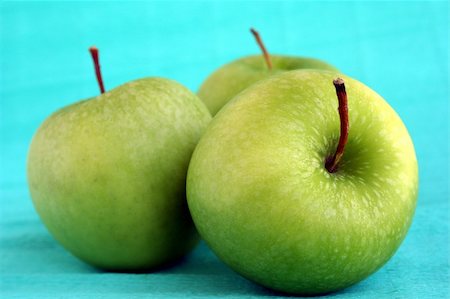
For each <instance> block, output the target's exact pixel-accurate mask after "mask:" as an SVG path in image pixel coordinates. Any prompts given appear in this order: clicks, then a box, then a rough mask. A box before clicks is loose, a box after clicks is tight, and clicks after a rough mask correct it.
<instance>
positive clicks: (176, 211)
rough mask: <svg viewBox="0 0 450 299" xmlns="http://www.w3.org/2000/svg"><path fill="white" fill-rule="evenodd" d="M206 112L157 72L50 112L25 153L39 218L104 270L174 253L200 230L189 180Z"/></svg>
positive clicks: (143, 265)
mask: <svg viewBox="0 0 450 299" xmlns="http://www.w3.org/2000/svg"><path fill="white" fill-rule="evenodd" d="M210 120H211V116H210V114H209V112H208V110H207V108H206V107H205V106H204V104H203V103H202V102H201V101H200V99H198V98H197V96H196V95H194V94H193V93H192V92H190V91H189V90H188V89H186V88H185V87H183V86H182V85H180V84H178V83H176V82H174V81H170V80H167V79H162V78H146V79H141V80H137V81H133V82H130V83H127V84H124V85H122V86H120V87H118V88H116V89H113V90H111V91H109V92H107V93H104V94H103V95H99V96H97V97H94V98H92V99H89V100H85V101H81V102H78V103H75V104H73V105H70V106H68V107H65V108H63V109H61V110H59V111H58V112H56V113H54V114H53V115H51V116H50V117H49V118H48V119H47V120H46V121H45V122H44V123H43V124H42V125H41V127H40V128H39V130H38V131H37V133H36V134H35V136H34V138H33V140H32V143H31V146H30V150H29V156H28V182H29V188H30V193H31V196H32V199H33V203H34V205H35V208H36V210H37V212H38V214H39V215H40V217H41V219H42V221H43V222H44V224H45V225H46V226H47V228H48V230H49V231H50V232H51V234H52V235H53V236H54V238H55V239H56V240H58V241H59V242H60V243H61V244H62V245H63V246H64V247H65V248H66V249H68V250H69V251H70V252H71V253H73V254H74V255H75V256H77V257H79V258H80V259H82V260H84V261H86V262H88V263H90V264H92V265H94V266H97V267H100V268H103V269H107V270H114V271H139V270H146V269H150V268H154V267H158V266H160V265H163V264H165V263H169V262H172V261H174V260H176V259H178V258H180V257H181V256H183V255H184V254H185V253H187V252H188V251H190V250H191V249H192V248H193V247H194V246H195V244H196V243H197V241H198V239H199V237H198V234H197V233H196V230H195V227H194V225H193V223H192V219H191V217H190V215H189V210H188V208H187V203H186V196H185V183H186V182H185V179H186V173H187V168H188V165H189V160H190V158H191V154H192V152H193V150H194V148H195V145H196V143H197V141H198V140H199V138H200V136H201V134H202V132H203V131H204V129H205V128H206V126H207V125H208V123H209V122H210Z"/></svg>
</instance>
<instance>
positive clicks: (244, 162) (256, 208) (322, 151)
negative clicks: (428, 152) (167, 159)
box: [187, 71, 418, 295]
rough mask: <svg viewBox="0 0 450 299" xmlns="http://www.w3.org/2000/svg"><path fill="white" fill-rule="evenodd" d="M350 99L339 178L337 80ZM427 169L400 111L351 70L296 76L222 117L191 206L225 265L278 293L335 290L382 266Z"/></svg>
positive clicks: (247, 95)
mask: <svg viewBox="0 0 450 299" xmlns="http://www.w3.org/2000/svg"><path fill="white" fill-rule="evenodd" d="M336 77H342V78H344V79H345V84H346V87H347V92H348V106H349V117H350V131H349V139H348V144H347V147H346V149H345V154H344V156H343V159H342V161H341V162H342V163H341V164H340V166H339V169H338V172H336V173H334V174H330V173H328V172H327V170H326V169H325V168H324V161H325V158H326V157H327V156H329V155H331V154H332V153H333V152H334V150H335V148H336V145H337V140H338V138H339V137H338V136H339V115H338V112H337V106H338V101H337V98H336V94H335V89H334V86H333V83H332V81H333V79H335V78H336ZM417 189H418V168H417V160H416V156H415V152H414V147H413V143H412V141H411V139H410V136H409V134H408V132H407V130H406V128H405V126H404V124H403V123H402V121H401V119H400V118H399V116H398V115H397V114H396V113H395V111H394V110H393V109H392V108H391V107H390V106H389V105H388V104H387V103H386V102H385V101H384V100H383V99H382V98H381V97H380V96H379V95H378V94H377V93H375V92H374V91H373V90H371V89H370V88H368V87H367V86H365V85H363V84H362V83H360V82H358V81H356V80H353V79H351V78H349V77H347V76H344V75H342V74H338V73H334V72H325V71H292V72H286V73H283V74H281V75H278V76H275V77H272V78H270V79H267V80H265V81H262V82H259V83H256V84H255V85H253V86H252V87H250V88H248V89H247V90H245V91H244V92H242V93H241V94H239V95H238V96H237V97H236V98H234V99H233V100H232V101H231V102H230V103H229V104H228V105H227V106H225V107H224V108H223V109H222V110H221V111H220V112H219V114H218V115H217V116H216V117H215V118H214V119H213V122H212V123H211V125H210V126H209V127H208V129H207V131H206V133H205V134H204V136H203V137H202V139H201V141H200V142H199V144H198V146H197V148H196V150H195V152H194V154H193V157H192V160H191V164H190V166H189V171H188V179H187V195H188V204H189V209H190V211H191V215H192V217H193V219H194V222H195V224H196V226H197V229H198V230H199V232H200V234H201V236H202V237H203V238H204V239H205V240H206V242H207V244H208V245H209V246H210V248H211V249H212V250H213V251H214V252H215V253H216V254H217V255H218V256H219V257H220V259H221V260H222V261H224V262H225V263H226V264H228V265H229V266H231V267H232V268H233V269H234V270H235V271H237V272H238V273H240V274H242V275H243V276H245V277H247V278H248V279H250V280H252V281H254V282H257V283H259V284H261V285H263V286H266V287H268V288H272V289H275V290H278V291H283V292H288V293H294V294H307V295H314V294H323V293H327V292H331V291H336V290H339V289H342V288H345V287H347V286H350V285H352V284H354V283H356V282H358V281H360V280H362V279H364V278H366V277H367V276H368V275H370V274H371V273H373V272H374V271H376V270H377V269H379V268H380V267H381V266H382V265H383V264H385V263H386V262H387V261H388V260H389V258H390V257H391V256H392V255H393V254H394V253H395V251H396V250H397V248H398V247H399V246H400V243H401V242H402V240H403V239H404V237H405V235H406V233H407V230H408V228H409V226H410V224H411V221H412V217H413V214H414V210H415V206H416V198H417Z"/></svg>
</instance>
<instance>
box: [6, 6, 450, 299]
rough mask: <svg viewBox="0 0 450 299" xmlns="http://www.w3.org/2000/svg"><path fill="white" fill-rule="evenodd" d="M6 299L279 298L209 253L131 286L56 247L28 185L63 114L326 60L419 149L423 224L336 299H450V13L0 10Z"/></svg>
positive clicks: (416, 9)
mask: <svg viewBox="0 0 450 299" xmlns="http://www.w3.org/2000/svg"><path fill="white" fill-rule="evenodd" d="M0 7H1V15H0V36H1V42H0V51H1V52H0V58H1V74H0V80H1V81H0V96H1V106H0V108H1V109H0V121H1V122H0V125H1V127H0V134H1V135H0V136H1V143H0V146H1V173H0V176H1V179H0V192H1V193H0V297H1V298H141V297H147V298H176V297H181V298H189V297H205V298H208V297H222V296H223V297H230V298H231V297H232V298H240V297H243V298H244V297H245V298H249V297H260V296H262V297H268V296H281V295H280V294H277V293H273V292H270V291H268V290H266V289H264V288H262V287H259V286H257V285H255V284H253V283H251V282H249V281H247V280H245V279H244V278H242V277H240V276H239V275H237V274H235V273H234V272H233V271H231V270H230V269H229V268H228V267H227V266H225V265H224V264H223V263H221V262H220V261H219V260H218V259H217V258H216V257H215V255H214V254H213V253H212V252H211V251H210V250H209V249H208V248H207V247H206V245H205V244H204V243H202V244H200V246H199V247H197V249H196V250H195V251H194V252H193V253H192V254H190V255H189V256H188V257H186V259H184V260H183V261H181V262H180V263H179V264H177V265H175V266H173V267H171V268H168V269H164V270H162V271H159V272H156V273H145V274H119V273H107V272H102V271H99V270H97V269H94V268H92V267H90V266H88V265H86V264H84V263H83V262H81V261H79V260H77V259H76V258H74V257H73V256H72V255H71V254H69V253H68V252H66V251H65V250H64V249H63V248H62V247H61V246H60V245H58V244H57V243H56V242H55V241H54V240H53V239H52V237H51V236H50V235H49V233H48V232H47V230H46V229H45V227H44V226H43V224H42V223H41V222H40V220H39V218H38V215H37V214H36V212H35V210H34V208H33V205H32V202H31V199H30V195H29V193H28V188H27V183H26V156H27V150H28V146H29V143H30V140H31V138H32V135H33V133H34V132H35V131H36V129H37V128H38V126H39V124H40V123H41V122H42V121H43V120H44V119H45V118H46V117H47V116H48V115H49V114H50V113H52V112H53V111H55V110H56V109H58V108H60V107H63V106H65V105H67V104H70V103H73V102H75V101H78V100H80V99H84V98H88V97H91V96H93V95H96V94H98V87H97V84H96V81H95V77H94V73H93V66H92V61H91V58H90V57H89V55H88V51H87V48H88V47H89V46H91V45H93V44H95V45H97V46H98V47H99V48H100V54H101V58H100V60H101V64H102V70H103V75H104V81H105V85H106V88H107V89H111V88H113V87H115V86H118V85H120V84H122V83H125V82H127V81H130V80H132V79H136V78H139V77H144V76H163V77H169V78H172V79H175V80H178V81H179V82H181V83H183V84H184V85H186V86H188V87H189V88H191V89H192V90H194V91H195V90H197V88H198V87H199V85H200V84H201V82H202V80H204V79H205V77H206V76H207V75H208V74H209V73H211V72H212V71H213V70H214V69H216V68H217V67H219V66H221V65H222V64H224V63H226V62H229V61H231V60H233V59H235V58H238V57H241V56H243V55H247V54H254V53H259V49H258V48H257V46H256V44H255V42H254V40H253V38H252V37H251V35H250V34H249V32H248V29H249V27H251V26H254V27H255V28H257V29H258V30H259V31H260V32H261V34H262V37H263V39H264V41H265V43H266V45H267V47H268V50H269V51H270V52H272V53H283V54H292V55H304V56H311V57H317V58H320V59H323V60H326V61H328V62H330V63H331V64H334V65H335V66H337V67H338V68H339V69H341V70H342V71H343V72H344V73H346V74H348V75H350V76H352V77H355V78H357V79H359V80H360V81H362V82H364V83H366V84H367V85H369V86H370V87H372V88H373V89H375V90H376V91H377V92H378V93H380V94H381V95H382V96H383V97H384V98H385V99H386V100H387V101H388V102H389V103H390V104H391V105H392V107H393V108H394V109H395V110H396V111H397V112H398V113H399V115H400V116H401V118H402V119H403V121H404V122H405V124H406V126H407V127H408V129H409V131H410V134H411V136H412V138H413V140H414V144H415V147H416V151H417V156H418V160H419V167H420V192H419V200H418V206H417V211H416V215H415V218H414V222H413V224H412V227H411V229H410V231H409V234H408V236H407V238H406V239H405V241H404V243H403V244H402V246H401V247H400V249H399V250H398V252H397V253H396V255H395V256H394V257H393V258H392V259H391V260H390V261H389V262H388V263H387V264H386V265H385V266H384V267H383V268H382V269H381V270H379V271H378V272H377V273H375V274H374V275H372V276H371V277H369V278H368V279H366V280H364V281H363V282H361V283H359V284H357V285H355V286H353V287H351V288H348V289H346V290H343V291H340V292H338V293H334V294H330V295H329V296H330V297H335V298H448V297H449V237H448V229H449V210H448V200H449V188H448V187H449V121H448V116H449V105H448V86H449V81H448V79H449V78H448V71H449V62H448V54H449V49H448V48H449V44H448V29H449V23H448V12H449V10H448V9H449V7H448V2H436V1H432V2H415V1H413V2H294V1H277V2H235V1H229V2H203V1H194V2H188V1H183V2H181V1H180V2H163V1H160V2H147V3H145V2H113V3H108V2H64V3H63V2H60V3H58V2H0Z"/></svg>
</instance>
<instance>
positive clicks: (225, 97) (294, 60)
mask: <svg viewBox="0 0 450 299" xmlns="http://www.w3.org/2000/svg"><path fill="white" fill-rule="evenodd" d="M270 59H271V61H272V70H269V69H268V68H267V64H266V62H265V60H264V58H263V56H262V55H253V56H247V57H244V58H240V59H237V60H235V61H232V62H230V63H228V64H226V65H224V66H222V67H220V68H219V69H217V70H216V71H215V72H214V73H212V74H211V75H210V76H209V77H208V78H207V79H206V80H205V82H203V84H202V85H201V86H200V89H199V91H198V96H199V97H200V99H202V101H203V102H204V103H205V104H206V106H207V107H208V109H209V111H210V112H211V114H212V115H215V114H216V113H217V112H218V111H219V110H220V109H221V108H222V107H223V106H224V105H225V104H226V103H228V101H230V100H231V99H232V98H233V97H234V96H236V95H237V94H238V93H239V92H241V91H242V90H244V89H245V88H247V87H249V86H250V85H252V84H253V83H256V82H258V81H260V80H262V79H266V78H268V77H270V76H273V75H276V74H279V73H282V72H285V71H290V70H296V69H322V70H329V71H337V69H336V68H335V67H334V66H332V65H330V64H328V63H326V62H323V61H321V60H318V59H314V58H305V57H294V56H283V55H270Z"/></svg>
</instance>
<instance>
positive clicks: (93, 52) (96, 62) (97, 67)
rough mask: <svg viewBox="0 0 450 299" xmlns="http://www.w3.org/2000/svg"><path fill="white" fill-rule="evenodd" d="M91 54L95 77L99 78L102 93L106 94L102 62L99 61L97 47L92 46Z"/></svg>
mask: <svg viewBox="0 0 450 299" xmlns="http://www.w3.org/2000/svg"><path fill="white" fill-rule="evenodd" d="M89 52H91V56H92V60H93V61H94V67H95V76H96V77H97V82H98V86H99V87H100V92H101V93H105V87H104V86H103V79H102V72H101V71H100V61H99V59H98V49H97V47H95V46H92V47H90V48H89Z"/></svg>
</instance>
